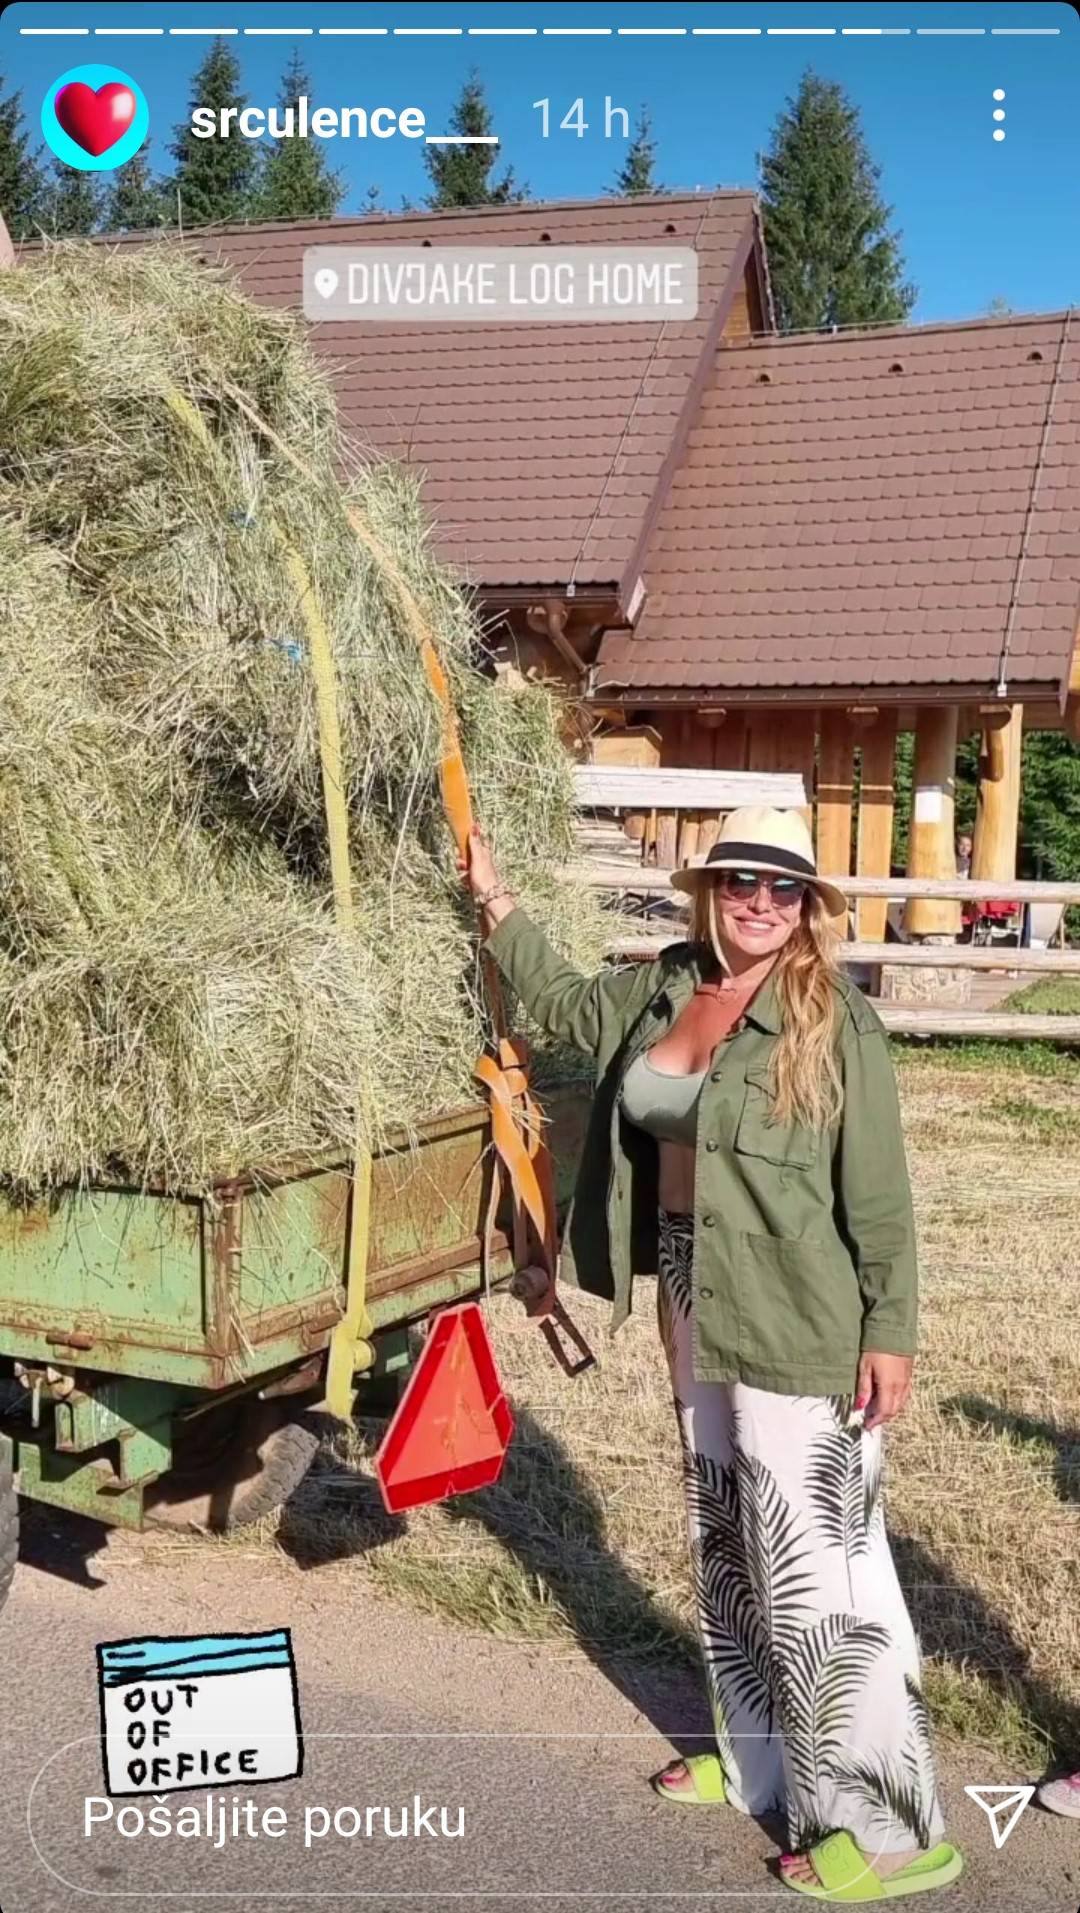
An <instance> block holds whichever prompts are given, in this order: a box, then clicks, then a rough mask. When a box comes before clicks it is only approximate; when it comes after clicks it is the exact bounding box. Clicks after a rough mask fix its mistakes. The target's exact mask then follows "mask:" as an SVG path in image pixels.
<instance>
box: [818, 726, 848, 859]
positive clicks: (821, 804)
mask: <svg viewBox="0 0 1080 1913" xmlns="http://www.w3.org/2000/svg"><path fill="white" fill-rule="evenodd" d="M854 775H855V739H854V734H853V732H852V729H851V724H850V722H849V721H848V718H847V716H846V714H845V712H843V711H836V710H828V711H823V712H822V714H821V739H820V743H819V746H818V773H817V866H818V869H819V870H820V871H821V873H822V875H823V876H826V877H832V876H840V877H846V876H848V874H849V873H850V870H851V799H852V787H853V783H854Z"/></svg>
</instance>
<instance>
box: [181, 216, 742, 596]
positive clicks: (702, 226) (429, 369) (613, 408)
mask: <svg viewBox="0 0 1080 1913" xmlns="http://www.w3.org/2000/svg"><path fill="white" fill-rule="evenodd" d="M754 231H755V215H754V198H753V195H752V194H751V193H749V192H716V193H683V194H665V195H662V196H657V197H649V198H644V199H635V200H620V199H606V200H596V201H571V202H567V203H564V204H560V205H550V204H549V205H542V204H540V205H537V204H529V205H523V206H506V207H499V208H486V209H483V210H478V211H472V212H466V213H439V214H435V213H416V214H409V215H395V216H393V217H376V218H367V219H362V220H356V219H337V220H331V221H320V222H318V223H317V224H307V223H294V222H290V223H288V224H277V225H262V226H236V227H224V228H220V229H217V230H208V231H206V232H200V233H197V234H194V235H193V236H192V243H195V244H197V245H198V249H199V252H200V254H201V255H202V256H203V257H205V258H207V259H221V260H223V261H225V262H226V263H227V264H229V265H230V266H231V267H232V268H233V269H234V270H235V272H236V274H237V276H238V278H239V280H240V282H241V284H242V285H243V286H244V287H245V289H246V290H247V291H248V292H249V293H251V294H252V296H253V297H254V298H256V299H259V300H263V301H266V302H267V303H269V304H275V305H283V306H299V305H300V303H301V299H302V287H301V263H302V257H303V252H304V248H305V247H306V246H310V245H315V244H319V245H328V244H330V245H341V244H346V243H348V244H349V245H364V244H378V245H385V244H387V243H389V242H391V241H400V242H401V243H402V244H403V245H420V244H422V243H423V242H424V241H425V240H427V241H430V242H431V243H432V244H437V245H475V244H478V243H483V244H487V243H497V244H499V245H508V246H509V245H519V246H526V245H538V244H540V243H542V239H543V236H544V235H547V236H548V237H549V238H550V241H551V243H552V244H554V245H590V244H591V245H609V246H610V245H662V244H669V245H673V246H677V245H683V246H685V245H688V244H690V245H694V246H695V247H696V249H697V252H698V260H699V264H698V273H699V314H700V316H699V318H698V319H697V320H696V321H694V322H693V323H689V324H688V323H685V322H684V323H682V324H670V325H668V326H667V327H664V326H662V325H660V324H655V325H653V324H646V323H627V324H621V325H611V326H603V325H596V324H586V325H580V326H571V325H566V324H562V323H560V324H559V325H557V326H556V325H546V326H527V325H502V326H500V325H475V324H473V325H461V326H453V325H446V326H442V325H440V326H432V325H423V326H413V327H409V326H400V325H394V326H379V325H362V326H350V325H346V324H333V325H322V326H318V325H316V326H313V327H312V329H311V330H312V340H313V343H314V344H315V346H316V347H317V349H318V350H319V351H320V352H321V353H322V354H324V355H325V357H326V359H327V361H328V362H329V363H330V364H331V365H332V366H333V368H334V372H335V382H336V386H337V392H338V398H339V402H340V404H341V408H342V412H343V415H344V418H345V421H346V423H347V425H348V426H349V427H350V428H351V430H352V432H353V433H354V434H355V436H356V438H357V440H358V441H359V442H360V443H362V444H363V445H366V446H369V447H372V448H374V449H375V450H377V451H379V452H381V453H383V454H385V455H390V456H393V457H404V458H407V459H408V460H409V461H410V463H411V464H413V465H414V466H417V467H419V468H420V470H421V471H423V472H424V473H425V474H426V484H425V499H426V503H427V506H428V509H429V510H430V511H431V513H432V514H433V516H434V518H435V521H436V534H437V539H438V543H439V546H440V549H441V551H442V552H443V555H444V556H446V557H449V558H451V559H453V560H454V561H455V562H456V563H458V564H459V565H461V566H462V567H463V568H464V570H465V572H466V574H467V575H468V576H469V577H470V578H471V579H472V580H473V581H474V582H476V583H477V584H479V585H482V586H485V587H487V588H489V589H491V588H498V587H512V586H519V585H534V584H554V585H563V586H565V585H566V584H567V582H568V581H569V580H570V579H573V580H574V582H575V584H576V585H577V587H578V588H579V589H585V588H588V587H590V586H593V587H596V586H601V585H603V586H608V585H618V584H619V582H620V581H621V579H622V577H623V573H624V571H625V568H626V566H627V563H628V561H629V560H630V558H631V556H632V554H633V552H634V549H635V546H636V544H637V541H638V536H639V533H640V532H641V529H642V525H643V521H644V519H645V516H646V513H647V511H648V508H649V505H650V501H651V500H652V498H653V494H654V492H655V490H656V487H657V481H658V479H659V477H660V473H661V468H662V465H663V462H664V459H665V457H666V455H667V454H668V452H669V450H670V448H671V445H672V442H673V439H674V438H675V436H676V433H677V430H678V427H679V422H680V415H681V414H682V413H683V409H684V407H686V410H687V422H688V418H689V415H690V412H691V410H692V408H691V407H690V406H689V405H688V404H687V400H688V395H689V394H690V389H691V382H692V380H693V377H694V373H695V370H697V369H698V367H699V363H700V362H701V361H702V356H703V348H704V346H705V344H706V342H707V340H708V338H709V335H710V328H712V329H713V330H716V331H718V330H719V318H721V317H722V313H723V309H724V307H725V305H726V303H727V302H728V301H730V298H731V296H732V295H733V294H734V291H735V290H736V288H737V286H738V284H739V283H740V280H741V274H742V271H743V267H744V264H745V261H746V258H747V256H748V254H749V251H750V249H751V246H752V243H753V238H754Z"/></svg>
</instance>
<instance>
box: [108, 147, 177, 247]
mask: <svg viewBox="0 0 1080 1913" xmlns="http://www.w3.org/2000/svg"><path fill="white" fill-rule="evenodd" d="M168 192H169V187H168V182H166V181H164V180H160V179H155V178H154V175H153V173H152V172H151V170H150V163H149V161H148V159H147V157H146V154H145V152H140V153H136V154H135V155H134V157H133V158H132V159H129V160H127V161H126V163H125V164H124V165H123V166H118V167H117V169H116V171H115V173H113V175H112V183H111V188H110V192H109V198H108V203H107V205H106V208H105V218H104V226H105V230H106V232H145V231H148V230H149V229H150V228H152V227H154V226H164V225H166V224H167V223H168V221H169V199H168Z"/></svg>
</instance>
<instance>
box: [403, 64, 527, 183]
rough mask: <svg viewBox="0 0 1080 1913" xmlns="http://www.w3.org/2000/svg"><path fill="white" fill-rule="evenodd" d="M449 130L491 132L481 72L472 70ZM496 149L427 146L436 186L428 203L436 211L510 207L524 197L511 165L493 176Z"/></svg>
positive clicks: (472, 133) (473, 135) (471, 134)
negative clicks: (516, 185) (493, 177)
mask: <svg viewBox="0 0 1080 1913" xmlns="http://www.w3.org/2000/svg"><path fill="white" fill-rule="evenodd" d="M450 131H451V132H452V133H460V134H461V135H463V136H465V135H468V136H469V137H471V138H473V139H480V138H483V137H484V136H485V135H486V134H490V133H491V131H492V121H491V108H490V107H489V106H488V103H487V101H486V99H485V98H484V88H483V85H482V83H481V80H480V76H479V74H478V73H470V75H469V77H468V79H467V80H466V82H465V85H464V86H463V87H462V89H461V96H460V98H459V99H458V102H457V105H456V106H455V107H454V110H453V112H452V113H451V115H450ZM497 152H498V148H497V147H495V146H428V147H426V148H425V150H424V165H425V166H426V167H427V170H428V175H429V177H430V179H431V183H432V186H433V187H434V191H433V192H432V193H431V194H430V196H429V198H428V201H427V203H428V205H429V206H430V207H431V208H432V209H433V211H436V212H438V211H440V210H441V209H442V208H444V207H448V206H509V205H515V204H516V203H517V202H518V201H519V200H522V199H524V198H525V191H524V189H522V190H520V191H519V190H518V189H517V188H516V187H515V185H514V175H513V173H512V171H511V170H510V169H509V168H507V171H506V172H505V173H504V174H503V176H502V178H501V179H500V180H494V179H492V178H491V170H492V168H493V166H494V165H495V156H496V153H497Z"/></svg>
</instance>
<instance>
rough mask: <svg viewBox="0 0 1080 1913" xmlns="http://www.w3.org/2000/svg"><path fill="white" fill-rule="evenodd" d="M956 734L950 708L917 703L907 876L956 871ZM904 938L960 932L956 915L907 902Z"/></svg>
mask: <svg viewBox="0 0 1080 1913" xmlns="http://www.w3.org/2000/svg"><path fill="white" fill-rule="evenodd" d="M956 734H957V711H956V707H955V706H954V705H947V704H922V705H920V707H919V710H918V714H917V718H916V725H915V763H914V767H913V771H912V800H911V826H910V831H909V835H908V875H909V877H948V876H950V875H953V874H955V871H956V838H955V813H956V804H955V797H956ZM904 928H905V930H906V931H907V933H908V935H909V936H918V937H928V936H937V937H948V936H957V935H959V932H960V912H959V910H958V909H957V907H956V905H955V904H954V903H952V902H947V901H945V900H943V899H935V898H927V897H913V898H912V900H911V902H910V903H909V904H908V907H907V909H906V911H905V912H904Z"/></svg>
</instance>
